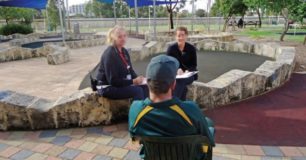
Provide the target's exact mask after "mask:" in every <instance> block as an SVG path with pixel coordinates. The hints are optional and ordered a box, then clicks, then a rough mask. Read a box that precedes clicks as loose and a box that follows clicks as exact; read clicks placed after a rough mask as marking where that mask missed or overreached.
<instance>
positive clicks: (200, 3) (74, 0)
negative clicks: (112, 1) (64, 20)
mask: <svg viewBox="0 0 306 160" xmlns="http://www.w3.org/2000/svg"><path fill="white" fill-rule="evenodd" d="M88 1H89V0H68V3H69V6H71V5H74V4H81V3H84V2H88ZM190 2H191V0H187V2H186V6H185V8H184V9H187V10H189V11H191V10H192V5H191V4H190ZM207 2H208V0H197V2H196V4H195V6H196V9H199V8H201V9H205V10H206V8H207ZM213 2H214V0H211V4H213Z"/></svg>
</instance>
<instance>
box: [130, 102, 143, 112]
mask: <svg viewBox="0 0 306 160" xmlns="http://www.w3.org/2000/svg"><path fill="white" fill-rule="evenodd" d="M145 106H146V105H145V102H144V101H143V100H137V101H133V103H132V104H131V106H130V113H131V112H133V113H138V112H140V111H141V110H142V109H143V108H144V107H145Z"/></svg>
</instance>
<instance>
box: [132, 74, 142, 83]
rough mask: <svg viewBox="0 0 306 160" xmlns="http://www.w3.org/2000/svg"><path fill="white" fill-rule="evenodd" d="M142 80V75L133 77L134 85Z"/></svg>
mask: <svg viewBox="0 0 306 160" xmlns="http://www.w3.org/2000/svg"><path fill="white" fill-rule="evenodd" d="M143 81H144V77H143V76H138V77H137V78H135V79H133V84H134V85H140V84H142V82H143Z"/></svg>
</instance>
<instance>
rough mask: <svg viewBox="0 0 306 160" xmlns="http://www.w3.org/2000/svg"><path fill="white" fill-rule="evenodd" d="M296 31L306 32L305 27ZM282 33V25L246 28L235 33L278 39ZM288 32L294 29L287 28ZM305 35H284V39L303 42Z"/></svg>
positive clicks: (292, 31) (257, 37)
mask: <svg viewBox="0 0 306 160" xmlns="http://www.w3.org/2000/svg"><path fill="white" fill-rule="evenodd" d="M296 32H297V33H298V32H304V33H306V29H296ZM281 33H282V26H267V25H264V26H263V27H262V28H254V27H252V28H246V29H243V30H241V31H240V32H238V33H237V35H243V36H249V37H251V38H254V39H273V40H276V41H279V39H280V36H281ZM288 33H294V29H289V31H288ZM304 37H305V35H286V36H285V41H293V42H303V41H304Z"/></svg>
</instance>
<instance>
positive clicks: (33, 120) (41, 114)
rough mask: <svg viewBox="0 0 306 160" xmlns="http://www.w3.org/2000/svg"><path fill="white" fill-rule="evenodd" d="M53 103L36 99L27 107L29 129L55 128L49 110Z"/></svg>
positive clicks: (52, 116) (51, 113)
mask: <svg viewBox="0 0 306 160" xmlns="http://www.w3.org/2000/svg"><path fill="white" fill-rule="evenodd" d="M53 104H54V102H53V101H50V100H46V99H42V98H38V99H37V100H36V101H35V102H34V103H32V104H31V105H29V106H28V108H27V115H28V117H29V121H30V124H31V129H49V128H55V122H54V115H53V112H52V111H50V109H51V108H52V107H53Z"/></svg>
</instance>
